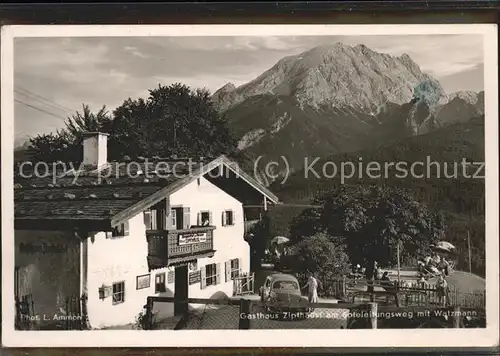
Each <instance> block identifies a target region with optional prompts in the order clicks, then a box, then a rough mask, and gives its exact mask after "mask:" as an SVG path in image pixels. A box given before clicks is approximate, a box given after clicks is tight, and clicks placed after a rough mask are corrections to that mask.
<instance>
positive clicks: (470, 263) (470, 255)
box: [467, 230, 472, 273]
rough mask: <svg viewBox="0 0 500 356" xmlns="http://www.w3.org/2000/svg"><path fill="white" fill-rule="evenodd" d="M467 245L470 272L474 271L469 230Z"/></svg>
mask: <svg viewBox="0 0 500 356" xmlns="http://www.w3.org/2000/svg"><path fill="white" fill-rule="evenodd" d="M467 247H468V249H469V273H472V254H471V250H470V233H469V230H467Z"/></svg>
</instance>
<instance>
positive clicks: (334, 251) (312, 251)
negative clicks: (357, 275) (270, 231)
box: [288, 233, 350, 281]
mask: <svg viewBox="0 0 500 356" xmlns="http://www.w3.org/2000/svg"><path fill="white" fill-rule="evenodd" d="M288 263H289V264H290V265H291V267H292V269H293V271H294V272H295V273H297V274H299V275H300V274H307V273H309V272H312V273H314V274H315V275H316V276H317V277H318V278H319V279H321V280H324V281H326V280H331V279H335V278H338V277H341V276H343V275H346V274H348V273H349V270H350V262H349V257H348V255H347V253H346V252H345V248H344V246H342V245H338V244H336V243H335V242H333V241H332V237H331V236H329V235H327V234H325V233H318V234H316V235H313V236H311V237H307V238H305V239H303V240H301V241H300V242H298V243H297V244H296V245H295V246H294V247H293V249H292V254H291V256H290V258H289V261H288Z"/></svg>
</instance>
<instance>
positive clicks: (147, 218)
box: [144, 210, 151, 230]
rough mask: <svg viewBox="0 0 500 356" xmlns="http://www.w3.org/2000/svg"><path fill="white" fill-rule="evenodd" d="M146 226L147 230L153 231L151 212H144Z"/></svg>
mask: <svg viewBox="0 0 500 356" xmlns="http://www.w3.org/2000/svg"><path fill="white" fill-rule="evenodd" d="M144 225H145V226H146V230H150V229H151V211H149V210H146V211H144Z"/></svg>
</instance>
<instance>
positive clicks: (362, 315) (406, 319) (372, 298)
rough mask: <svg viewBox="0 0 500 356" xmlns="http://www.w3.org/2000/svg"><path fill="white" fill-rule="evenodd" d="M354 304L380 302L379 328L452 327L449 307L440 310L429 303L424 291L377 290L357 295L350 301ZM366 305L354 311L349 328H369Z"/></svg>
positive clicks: (355, 308)
mask: <svg viewBox="0 0 500 356" xmlns="http://www.w3.org/2000/svg"><path fill="white" fill-rule="evenodd" d="M349 302H350V303H352V304H367V303H369V302H376V303H377V304H378V308H377V313H378V315H377V328H378V329H405V328H449V327H453V318H452V317H450V315H448V313H449V310H450V309H448V308H436V306H435V305H432V304H430V303H429V298H428V296H427V294H426V293H425V292H423V291H398V292H390V291H374V292H367V291H365V292H357V293H355V294H354V295H353V296H352V297H351V300H350V301H349ZM369 312H370V311H369V310H368V309H366V307H365V306H364V305H362V306H359V307H354V308H351V309H350V311H349V316H348V320H347V327H348V328H349V329H369V328H371V319H370V314H369Z"/></svg>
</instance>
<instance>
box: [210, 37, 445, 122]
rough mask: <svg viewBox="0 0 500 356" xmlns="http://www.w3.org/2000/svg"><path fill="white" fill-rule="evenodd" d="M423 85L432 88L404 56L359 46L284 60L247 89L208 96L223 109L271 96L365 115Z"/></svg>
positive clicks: (333, 45) (341, 45)
mask: <svg viewBox="0 0 500 356" xmlns="http://www.w3.org/2000/svg"><path fill="white" fill-rule="evenodd" d="M429 80H430V81H434V82H437V81H436V80H435V79H433V78H431V77H430V76H428V75H427V74H425V73H423V72H422V71H421V69H420V67H419V66H418V65H417V64H416V63H415V62H414V61H413V60H412V59H411V57H410V56H409V55H408V54H406V53H404V54H402V55H400V56H392V55H389V54H386V53H379V52H376V51H374V50H372V49H370V48H368V47H367V46H365V45H363V44H358V45H355V46H350V45H347V44H344V43H341V42H336V43H331V44H324V45H320V46H316V47H313V48H311V49H309V50H307V51H304V52H302V53H300V54H297V55H292V56H287V57H284V58H282V59H281V60H279V61H278V62H277V63H276V64H275V65H274V66H273V67H271V68H270V69H268V70H267V71H265V72H264V73H263V74H261V75H260V76H258V77H257V78H255V79H254V80H252V81H250V82H249V83H247V84H244V85H242V86H240V87H238V88H235V89H232V88H231V90H229V91H228V88H225V87H226V86H227V85H226V86H225V87H223V88H225V89H224V90H223V91H222V89H223V88H221V89H220V90H218V91H217V92H216V95H214V96H216V97H217V100H216V101H219V102H220V100H221V96H224V98H225V99H224V100H223V103H221V105H222V106H223V107H229V106H232V105H234V104H237V103H239V102H240V101H242V100H245V99H246V98H249V97H252V96H255V95H262V94H271V95H280V96H288V97H293V98H294V99H295V100H296V101H297V102H298V103H299V105H300V106H301V107H305V106H309V107H312V108H315V109H318V108H320V107H321V106H326V107H339V108H341V107H347V106H350V107H355V108H358V109H361V110H363V111H366V112H371V111H373V110H376V109H377V108H378V107H380V106H381V105H384V104H385V103H386V102H392V103H396V104H402V103H406V102H408V101H410V100H411V98H412V96H413V88H414V87H415V86H416V85H417V84H419V83H421V82H424V81H429ZM221 91H222V92H223V93H224V95H221Z"/></svg>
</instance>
